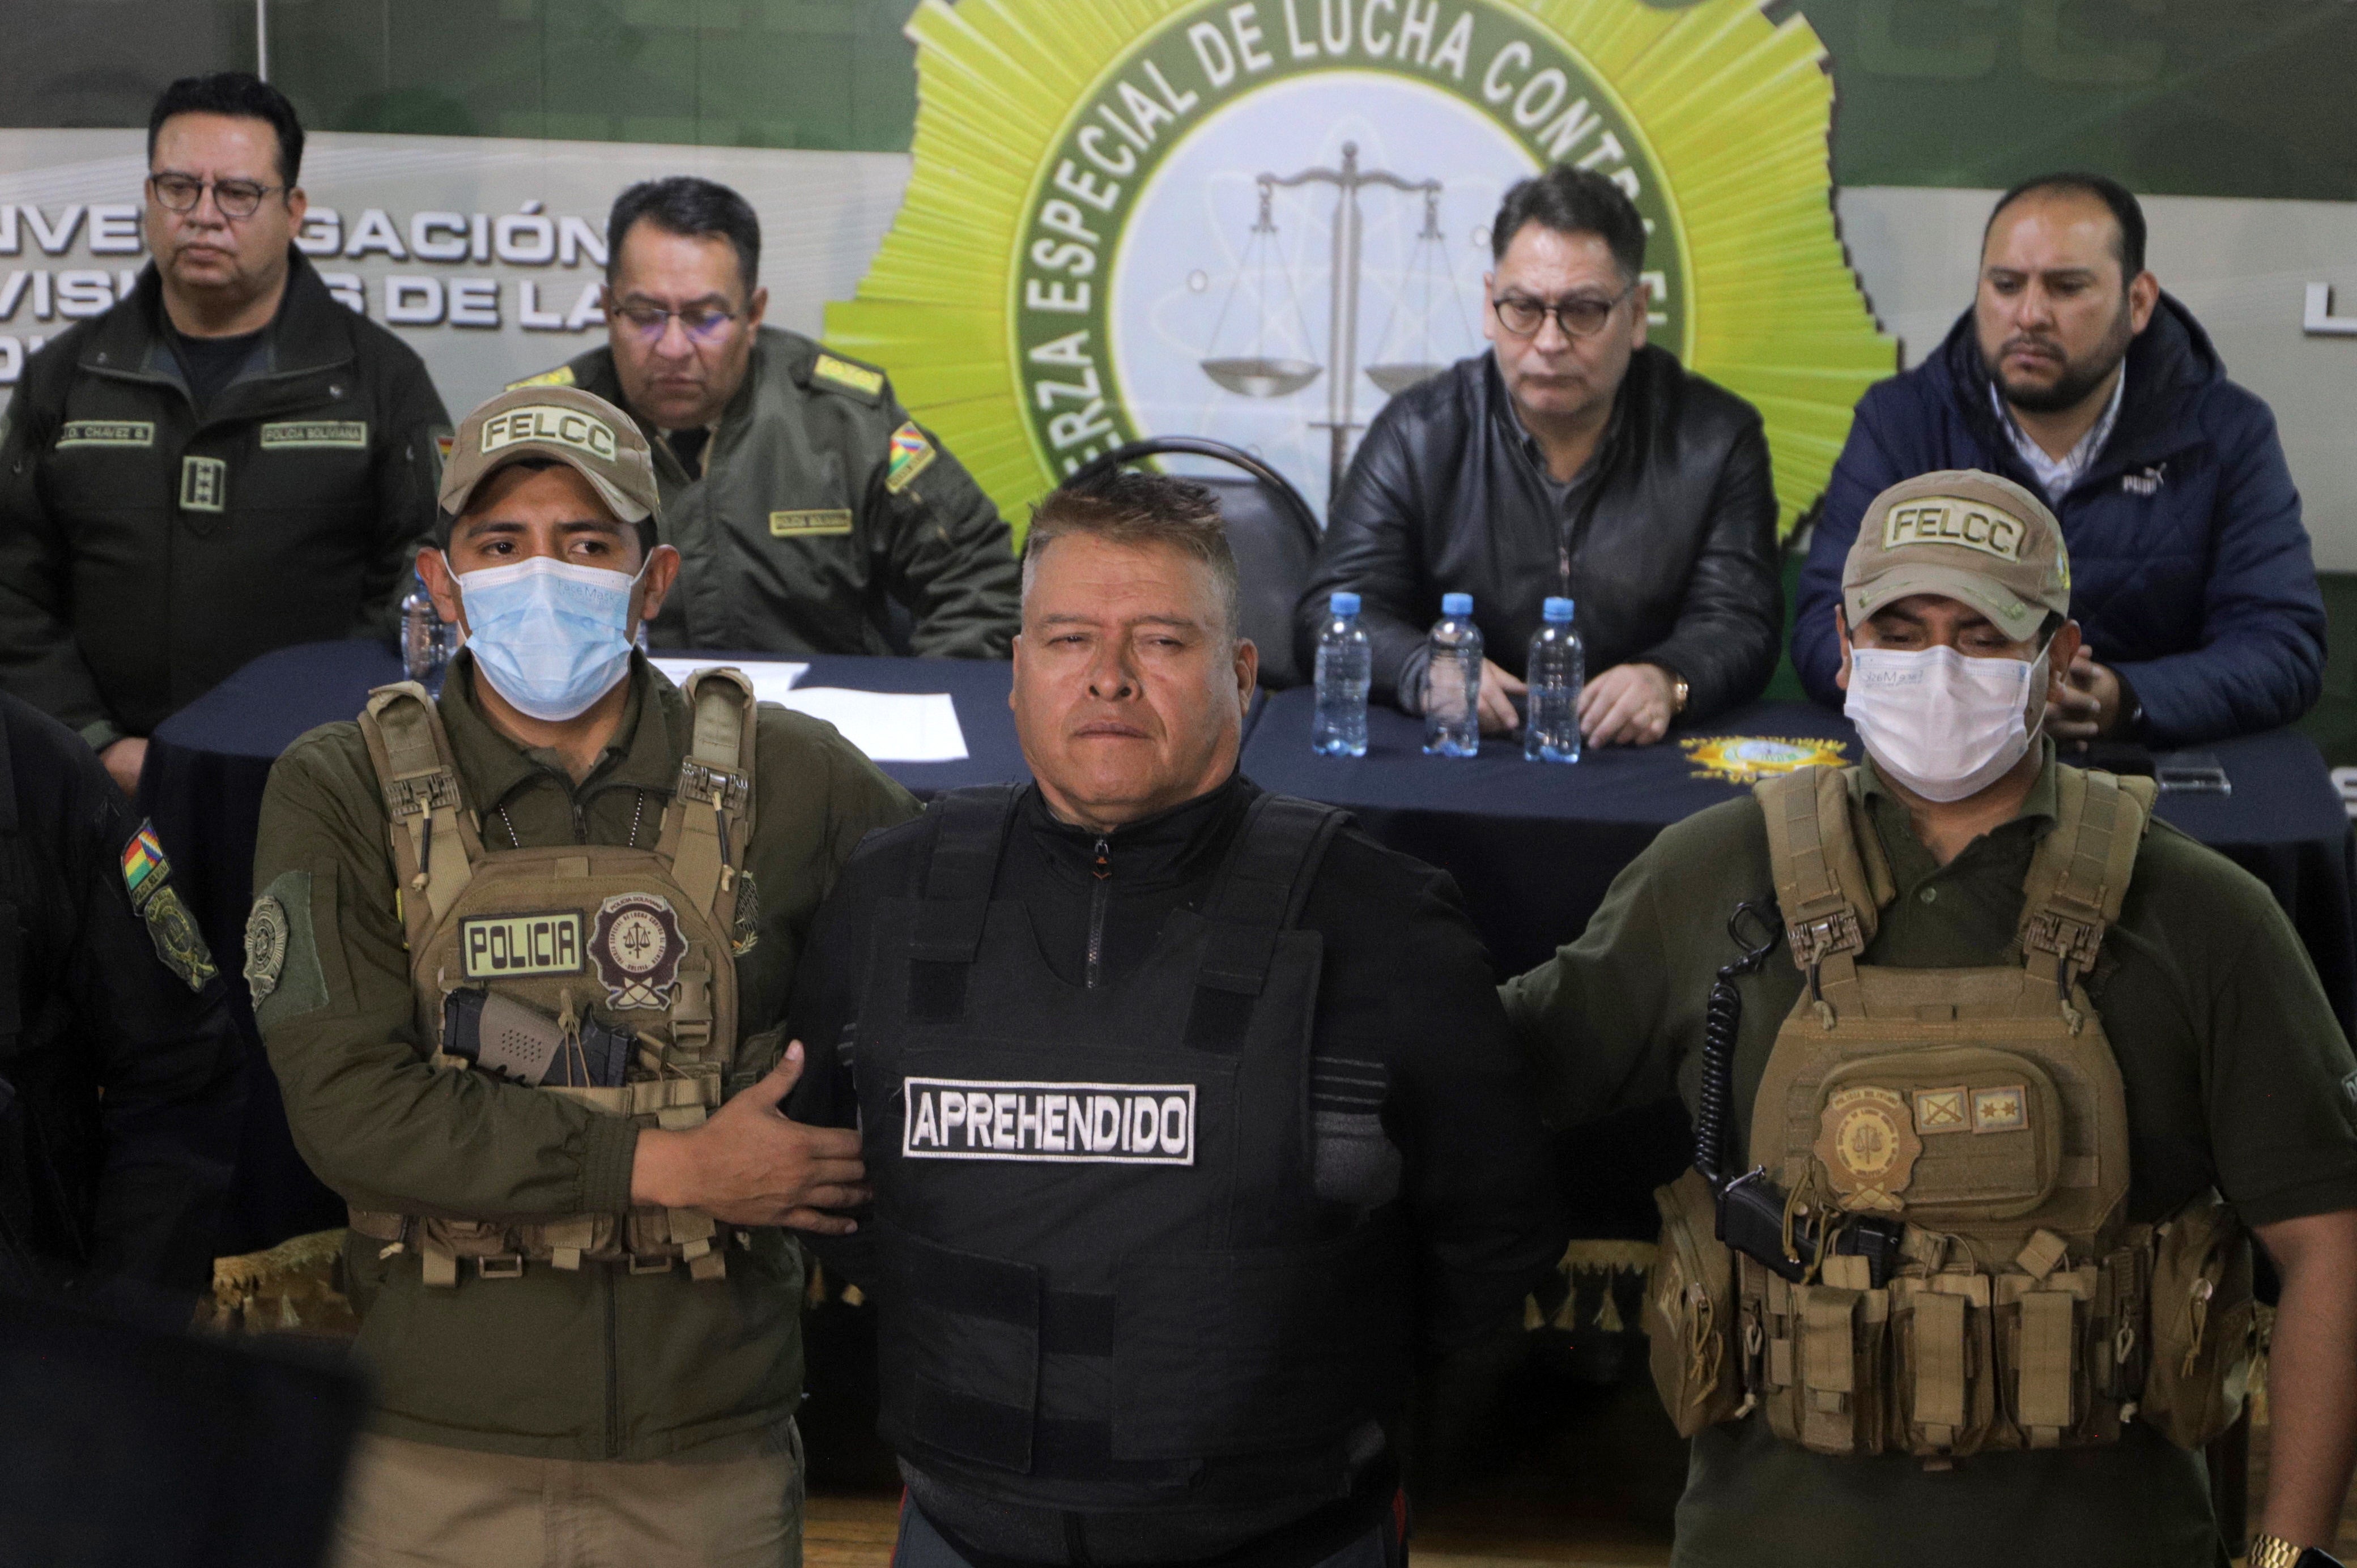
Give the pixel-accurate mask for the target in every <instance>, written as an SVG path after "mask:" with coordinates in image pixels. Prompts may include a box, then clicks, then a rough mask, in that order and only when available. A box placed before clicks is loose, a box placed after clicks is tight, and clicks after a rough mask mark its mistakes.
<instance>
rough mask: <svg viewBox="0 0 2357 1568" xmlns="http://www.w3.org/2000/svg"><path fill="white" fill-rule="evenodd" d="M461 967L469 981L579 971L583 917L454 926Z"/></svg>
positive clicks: (567, 913)
mask: <svg viewBox="0 0 2357 1568" xmlns="http://www.w3.org/2000/svg"><path fill="white" fill-rule="evenodd" d="M458 952H459V966H460V968H461V969H462V970H463V971H464V972H465V973H466V976H467V978H468V979H469V980H512V979H515V978H517V977H518V976H521V975H527V974H578V973H579V972H581V915H580V912H579V911H578V910H575V909H555V910H550V911H548V912H546V913H544V914H538V915H477V916H474V917H472V918H468V919H464V920H461V921H459V922H458Z"/></svg>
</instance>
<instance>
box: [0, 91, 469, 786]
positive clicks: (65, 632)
mask: <svg viewBox="0 0 2357 1568" xmlns="http://www.w3.org/2000/svg"><path fill="white" fill-rule="evenodd" d="M147 149H148V166H149V173H148V179H147V216H146V238H147V247H148V250H149V251H150V252H152V253H153V255H154V257H155V261H154V263H153V264H152V265H150V266H148V267H147V268H146V269H145V271H143V272H142V273H141V274H139V281H138V283H137V285H136V286H135V287H134V289H133V290H132V292H131V294H130V295H129V296H128V297H126V298H125V299H124V300H123V301H122V302H121V303H120V304H118V305H116V306H114V307H113V309H111V310H109V311H108V312H107V313H106V314H105V315H103V316H101V317H97V318H96V319H94V320H91V321H88V322H83V323H81V324H80V325H77V326H76V327H74V328H72V329H71V330H70V331H68V332H66V333H64V334H63V335H61V336H60V337H59V338H56V339H55V340H54V341H52V342H50V343H49V344H48V346H47V347H46V348H44V349H42V350H41V352H39V353H38V354H36V355H35V356H34V357H33V360H32V362H31V363H30V364H29V365H27V367H26V370H25V378H24V381H23V382H22V383H21V384H20V385H19V386H18V387H17V389H16V398H15V401H14V402H12V403H10V404H9V406H8V411H7V414H6V417H5V419H0V687H5V689H6V690H7V691H9V692H12V693H15V694H16V695H17V696H20V697H22V698H24V699H25V700H26V701H27V702H29V703H32V704H33V705H34V706H36V707H38V708H40V709H41V710H43V711H44V712H46V713H48V714H50V715H51V716H52V717H54V718H57V719H59V720H62V721H63V722H64V723H65V725H67V727H68V728H70V729H76V730H79V731H81V736H82V738H83V739H84V740H87V741H88V742H90V744H91V747H92V749H94V750H96V751H98V752H100V753H101V754H102V756H103V757H105V760H106V764H107V770H108V772H109V773H111V774H112V775H113V777H114V779H115V780H116V781H117V782H118V783H120V784H122V785H123V786H124V788H125V789H130V788H132V787H133V786H134V785H135V783H136V781H137V779H138V776H139V766H140V763H141V761H142V760H143V759H144V757H145V751H146V741H145V736H147V735H148V733H149V732H150V731H152V730H153V729H154V728H155V727H156V725H157V724H159V723H161V722H162V721H163V720H164V719H165V718H166V717H167V716H168V715H169V714H172V713H173V712H174V711H176V710H177V709H178V708H180V707H182V706H185V705H186V704H187V703H189V702H191V701H193V700H194V699H196V698H197V697H199V696H200V695H201V694H203V693H204V692H205V691H206V690H207V689H209V688H210V687H211V686H212V685H213V684H214V683H216V682H219V681H221V679H222V678H223V677H224V676H227V675H229V674H231V672H233V671H236V670H237V669H238V667H239V666H241V665H242V664H244V663H245V662H246V661H247V660H251V659H253V658H254V657H256V656H257V655H260V654H263V653H267V652H269V651H270V650H273V649H276V648H284V647H285V646H287V645H288V644H290V643H296V642H307V641H315V640H319V639H329V638H340V637H349V636H351V635H354V634H355V633H357V632H361V631H362V630H372V629H382V631H384V632H385V633H387V634H388V635H389V634H390V632H391V630H392V625H393V613H394V609H395V607H396V606H397V605H398V604H399V602H400V597H401V593H402V590H403V588H404V586H406V585H407V584H408V581H409V567H410V557H411V556H412V555H413V554H414V553H415V551H416V547H417V543H418V541H419V540H420V539H422V538H423V537H424V536H425V532H426V531H427V530H428V529H429V528H430V527H431V526H432V524H433V521H434V488H435V484H436V474H437V472H438V467H439V459H438V454H437V453H436V440H437V438H438V437H440V436H444V435H447V434H448V433H449V431H448V426H449V419H448V416H447V414H446V413H444V412H443V409H442V402H441V399H440V398H438V397H436V395H435V392H434V385H433V382H432V381H429V380H428V379H427V377H426V374H425V365H424V364H423V363H422V362H421V361H420V360H418V358H417V356H416V355H415V354H414V353H413V352H412V351H411V350H410V349H408V347H407V346H406V345H404V344H403V343H402V342H401V341H400V340H399V339H397V338H394V337H393V334H391V333H390V332H387V331H385V330H384V329H383V328H381V327H378V326H375V325H373V324H372V323H371V322H369V321H367V320H365V319H363V318H362V317H360V316H357V315H355V314H354V313H353V312H351V311H350V310H348V309H346V308H345V307H344V306H342V305H341V304H339V303H338V302H337V300H336V299H335V298H334V297H333V296H332V295H329V294H328V289H327V285H325V284H323V283H322V282H321V281H320V279H319V274H317V272H315V271H313V270H312V267H311V263H309V262H307V261H306V260H305V259H304V258H303V256H302V255H301V253H300V252H297V251H296V250H295V248H294V245H293V236H294V233H295V231H296V229H297V228H298V227H300V225H301V223H302V220H303V211H304V198H303V192H302V189H301V188H300V187H298V186H297V185H296V177H297V175H298V172H299V169H300V166H301V163H302V157H303V128H302V126H301V125H300V124H297V123H296V118H295V111H294V109H293V107H292V106H291V105H289V104H288V103H287V102H286V100H285V97H283V96H282V95H281V94H280V93H279V92H278V91H276V90H275V89H274V88H272V87H270V86H268V85H267V84H265V83H263V82H260V81H255V80H254V79H253V78H252V77H250V76H245V75H242V74H241V73H237V72H223V73H221V74H220V75H218V76H208V77H190V78H187V79H185V80H183V81H177V82H174V83H173V84H172V85H171V86H170V87H169V88H167V89H166V91H165V92H164V95H163V96H162V97H161V98H160V99H158V100H157V102H156V109H155V113H154V114H153V116H152V118H151V119H150V121H149V124H148V133H147Z"/></svg>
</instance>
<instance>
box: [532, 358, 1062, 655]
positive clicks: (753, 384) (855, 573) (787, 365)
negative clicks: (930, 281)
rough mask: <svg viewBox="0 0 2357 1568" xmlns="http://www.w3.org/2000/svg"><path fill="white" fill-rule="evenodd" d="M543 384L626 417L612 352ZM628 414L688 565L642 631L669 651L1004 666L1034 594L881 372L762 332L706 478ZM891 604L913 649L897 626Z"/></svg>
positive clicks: (958, 473)
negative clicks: (900, 638)
mask: <svg viewBox="0 0 2357 1568" xmlns="http://www.w3.org/2000/svg"><path fill="white" fill-rule="evenodd" d="M533 381H547V382H550V383H553V384H557V385H564V386H577V387H580V388H581V389H583V390H584V391H586V392H595V393H597V395H598V396H599V397H602V398H604V399H605V400H606V401H607V402H608V403H613V404H614V405H616V406H617V407H620V408H629V406H630V404H629V402H628V400H626V399H625V398H624V397H623V395H622V383H621V379H620V377H619V376H618V375H617V374H616V373H615V370H614V351H613V349H609V348H599V349H591V350H590V351H589V352H587V353H586V354H583V355H581V356H580V357H578V358H577V359H575V360H572V361H570V362H569V363H567V364H565V365H563V366H560V367H559V368H557V369H556V370H554V371H550V372H548V374H547V375H546V376H544V377H534V378H533ZM517 384H518V385H530V384H533V383H532V382H519V383H517ZM631 414H632V417H634V418H637V419H638V421H639V426H640V429H641V430H643V431H644V432H645V433H646V437H647V442H648V445H649V446H652V447H653V448H654V461H655V481H656V483H657V484H658V485H659V486H660V487H661V488H662V537H663V542H665V543H668V544H672V545H674V546H676V547H677V548H678V550H679V553H680V574H679V584H678V585H677V586H676V587H674V588H673V590H672V593H671V596H670V598H669V599H667V600H666V601H665V602H664V604H663V609H662V615H661V616H659V617H657V618H656V619H655V621H654V623H653V625H652V626H651V627H650V628H649V629H648V635H649V637H650V638H651V640H652V641H653V643H654V645H655V647H657V648H658V649H673V648H689V649H694V648H716V649H727V650H732V651H737V652H748V653H756V652H758V653H786V654H808V653H868V654H883V653H899V652H908V653H915V654H920V655H931V656H933V657H937V658H944V659H1004V658H1006V656H1007V650H1008V648H1009V647H1010V646H1011V645H1012V643H1013V642H1014V639H1015V633H1016V630H1017V625H1018V622H1019V621H1020V619H1021V609H1022V605H1021V601H1022V594H1023V585H1022V577H1021V574H1020V573H1019V572H1018V571H1017V565H1016V559H1015V545H1014V535H1013V534H1012V533H1011V532H1009V531H1008V529H1007V526H1006V521H1005V520H1004V519H1002V518H1001V517H1000V516H999V515H998V509H997V507H996V506H995V505H993V504H992V502H991V499H990V498H989V497H988V496H986V495H985V494H984V493H983V491H982V487H981V486H979V485H977V484H975V483H974V478H973V476H972V475H970V474H968V473H967V472H966V471H965V468H964V467H963V465H961V464H960V463H959V462H958V460H957V458H956V457H955V456H952V455H951V453H950V452H949V451H948V450H947V449H946V448H945V447H943V446H941V444H940V443H939V442H937V441H935V440H934V439H933V436H932V434H931V432H930V431H928V430H925V429H924V428H922V427H921V426H920V425H919V424H917V423H916V421H914V420H913V419H911V418H909V411H908V410H907V409H905V408H902V407H901V406H900V403H899V399H898V398H896V397H894V396H893V395H892V385H891V382H890V381H888V380H887V379H886V378H885V375H884V372H883V371H879V370H877V369H876V368H875V367H874V366H872V365H864V364H860V363H859V362H857V361H856V360H846V359H845V358H844V357H843V356H841V355H840V354H836V353H834V352H832V351H830V350H828V349H823V348H822V347H820V346H819V345H818V344H817V343H814V342H813V341H812V340H811V339H809V338H804V337H802V336H801V335H799V334H797V333H792V332H786V331H781V330H780V329H779V328H774V327H764V328H761V330H760V335H759V338H756V339H755V341H754V344H753V352H752V357H751V360H749V362H748V365H747V367H746V371H745V384H744V385H743V386H741V387H739V388H738V389H737V395H736V396H735V397H733V398H731V399H730V400H729V402H728V406H727V407H726V409H724V410H722V411H721V414H720V419H719V422H718V424H716V426H715V428H714V429H713V432H712V435H711V438H710V440H709V442H708V443H707V444H706V446H705V449H704V451H703V452H702V453H701V454H700V462H699V467H700V468H701V472H699V473H694V474H691V473H689V472H688V470H687V469H686V468H685V467H683V466H682V465H681V463H680V460H679V456H678V454H677V453H675V452H673V449H672V446H671V444H670V443H669V442H668V441H666V440H664V439H663V435H662V431H660V430H658V429H656V428H655V427H654V426H653V425H651V424H648V423H647V422H646V420H645V419H644V418H643V417H641V416H640V415H639V414H638V413H637V411H636V410H631ZM894 603H897V604H898V606H899V607H900V608H901V609H902V610H904V611H905V612H906V615H907V617H908V618H909V624H908V625H907V626H906V628H905V632H906V637H907V642H908V646H907V647H906V648H905V649H902V648H899V647H896V646H894V641H893V638H892V636H891V635H890V634H889V632H888V628H891V627H892V626H893V623H894V619H895V617H894V611H893V608H892V606H893V604H894Z"/></svg>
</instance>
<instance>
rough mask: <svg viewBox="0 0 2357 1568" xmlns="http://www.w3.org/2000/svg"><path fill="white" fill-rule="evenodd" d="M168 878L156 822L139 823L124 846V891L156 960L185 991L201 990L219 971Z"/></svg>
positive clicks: (168, 872) (194, 922)
mask: <svg viewBox="0 0 2357 1568" xmlns="http://www.w3.org/2000/svg"><path fill="white" fill-rule="evenodd" d="M171 879H172V865H171V862H169V861H168V860H166V859H165V858H164V845H163V844H162V843H161V842H160V841H158V840H157V839H156V828H155V824H153V823H152V822H142V823H140V824H139V831H138V832H135V833H134V834H132V835H131V842H130V843H126V844H124V846H123V886H124V891H126V892H128V893H129V894H130V895H131V908H133V910H134V911H135V912H136V913H137V914H138V916H139V918H141V919H142V920H145V922H146V923H147V940H149V941H151V942H153V943H154V944H155V946H156V960H157V961H159V962H160V963H162V964H163V966H164V967H165V968H166V969H168V970H170V971H171V972H173V973H174V974H177V975H178V976H179V977H180V981H181V983H183V984H185V985H186V986H188V989H189V990H191V991H202V990H203V989H204V988H205V986H206V985H207V983H210V981H211V980H212V979H213V978H214V977H215V976H217V975H219V974H220V973H221V971H220V970H219V969H218V968H216V967H215V966H214V964H213V955H212V953H211V951H210V950H209V949H208V948H207V947H206V946H205V939H204V934H203V933H202V932H200V931H199V930H198V929H197V922H196V918H195V917H193V916H191V915H190V914H189V913H188V906H187V905H185V904H183V903H181V902H180V895H179V893H178V891H177V890H175V889H174V888H173V886H172V880H171Z"/></svg>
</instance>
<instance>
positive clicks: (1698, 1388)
mask: <svg viewBox="0 0 2357 1568" xmlns="http://www.w3.org/2000/svg"><path fill="white" fill-rule="evenodd" d="M1653 1202H1654V1203H1655V1204H1656V1205H1657V1206H1659V1207H1660V1208H1661V1211H1662V1241H1661V1246H1660V1247H1659V1249H1658V1250H1656V1251H1655V1252H1654V1254H1653V1272H1652V1278H1650V1279H1648V1280H1647V1281H1646V1282H1645V1309H1644V1321H1645V1337H1646V1338H1647V1339H1648V1340H1649V1341H1650V1342H1651V1345H1652V1366H1653V1388H1654V1390H1655V1391H1656V1392H1658V1393H1659V1394H1660V1395H1661V1396H1662V1408H1663V1410H1666V1411H1667V1412H1669V1414H1670V1422H1671V1424H1673V1425H1674V1426H1675V1427H1676V1428H1677V1429H1678V1435H1679V1436H1681V1437H1692V1436H1693V1435H1694V1434H1695V1433H1697V1432H1700V1431H1701V1430H1702V1429H1703V1428H1704V1427H1706V1426H1709V1425H1711V1424H1713V1423H1717V1422H1721V1421H1726V1420H1727V1419H1729V1418H1730V1417H1732V1416H1733V1415H1734V1414H1735V1412H1736V1411H1737V1409H1738V1407H1739V1406H1740V1404H1741V1402H1742V1399H1743V1380H1742V1378H1741V1376H1740V1375H1739V1369H1738V1366H1737V1364H1736V1337H1735V1336H1736V1327H1735V1268H1734V1262H1735V1259H1734V1254H1733V1253H1731V1252H1729V1251H1727V1245H1726V1243H1724V1242H1722V1241H1721V1240H1719V1239H1718V1237H1717V1229H1718V1212H1717V1199H1716V1198H1715V1197H1713V1195H1712V1193H1711V1190H1710V1183H1709V1182H1707V1181H1706V1180H1705V1179H1704V1178H1703V1174H1702V1173H1701V1172H1700V1171H1697V1170H1692V1169H1689V1170H1688V1171H1687V1172H1686V1173H1685V1174H1684V1176H1680V1177H1678V1179H1677V1180H1676V1181H1674V1182H1672V1183H1671V1184H1670V1185H1669V1186H1667V1187H1657V1188H1655V1189H1654V1191H1653Z"/></svg>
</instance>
